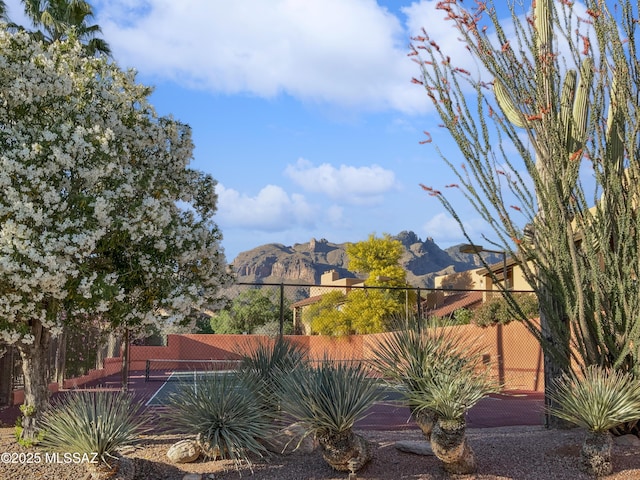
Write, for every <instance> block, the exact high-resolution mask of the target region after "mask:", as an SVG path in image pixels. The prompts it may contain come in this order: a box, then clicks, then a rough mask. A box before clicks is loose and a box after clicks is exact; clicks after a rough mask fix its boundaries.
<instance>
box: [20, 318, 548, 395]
mask: <svg viewBox="0 0 640 480" xmlns="http://www.w3.org/2000/svg"><path fill="white" fill-rule="evenodd" d="M448 328H455V329H457V330H458V331H459V332H460V334H461V335H463V336H464V338H468V339H469V340H470V341H471V342H472V344H473V345H474V346H477V347H478V348H479V349H480V350H481V351H482V353H483V356H484V358H485V359H486V361H487V363H489V364H490V365H491V369H492V372H493V373H494V375H495V377H496V378H499V379H501V380H502V381H503V385H504V390H525V391H543V390H544V377H543V371H544V370H543V363H542V349H541V348H540V345H539V343H538V341H537V340H536V339H535V337H534V336H533V335H532V334H531V333H530V332H529V331H528V330H527V328H526V327H525V326H524V325H523V324H522V323H520V322H511V323H510V324H508V325H504V326H494V327H487V328H480V327H477V326H475V325H462V326H458V327H448ZM387 335H388V334H385V333H380V334H371V335H354V336H350V337H343V338H333V337H326V336H319V335H290V336H287V337H286V338H287V339H289V340H291V341H292V342H294V343H296V344H299V345H301V346H302V347H304V348H305V349H306V350H307V351H308V352H309V357H310V358H311V359H312V360H322V359H323V358H325V357H327V358H329V359H331V360H370V359H371V358H373V350H374V348H375V346H376V345H378V344H379V343H380V342H383V341H384V339H385V338H386V336H387ZM269 339H270V337H267V336H262V335H218V334H189V335H168V338H167V346H164V347H162V346H161V347H157V346H153V347H151V346H137V345H132V346H131V347H130V350H129V352H130V364H129V369H130V370H132V371H133V370H139V371H143V370H145V368H146V361H147V360H148V359H180V360H237V359H240V358H241V355H242V354H243V353H245V352H247V351H251V350H252V349H253V348H255V347H256V346H257V345H259V344H260V343H261V342H265V341H268V340H269ZM500 351H502V355H500V354H499V352H500ZM121 367H122V359H121V358H120V357H117V358H107V359H106V360H105V362H104V367H103V368H101V369H98V370H91V371H90V372H89V373H88V374H87V375H84V376H82V377H79V378H73V379H69V380H65V382H64V385H63V387H64V388H65V389H66V388H74V387H78V386H81V385H84V384H85V383H88V382H90V381H93V380H97V379H99V378H102V377H106V376H108V375H112V374H114V373H118V372H120V371H121ZM49 388H50V390H52V391H56V390H57V389H58V385H57V384H51V385H50V386H49ZM22 398H23V392H22V391H19V390H16V391H14V392H13V401H12V403H13V404H14V405H16V404H18V403H22Z"/></svg>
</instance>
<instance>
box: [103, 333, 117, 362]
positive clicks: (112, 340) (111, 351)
mask: <svg viewBox="0 0 640 480" xmlns="http://www.w3.org/2000/svg"><path fill="white" fill-rule="evenodd" d="M119 351H120V346H119V339H118V336H117V335H116V333H115V332H113V331H111V332H109V337H108V338H107V353H106V358H113V357H117V356H118V352H119Z"/></svg>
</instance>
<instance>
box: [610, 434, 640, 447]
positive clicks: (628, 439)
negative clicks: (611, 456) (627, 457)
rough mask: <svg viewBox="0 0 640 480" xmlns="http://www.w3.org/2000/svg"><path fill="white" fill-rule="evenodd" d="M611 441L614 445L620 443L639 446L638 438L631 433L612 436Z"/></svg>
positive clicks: (639, 439) (639, 440)
mask: <svg viewBox="0 0 640 480" xmlns="http://www.w3.org/2000/svg"><path fill="white" fill-rule="evenodd" d="M613 443H615V444H616V445H622V446H625V447H627V446H628V447H639V446H640V438H638V437H636V436H635V435H632V434H630V433H629V434H627V435H621V436H619V437H614V438H613Z"/></svg>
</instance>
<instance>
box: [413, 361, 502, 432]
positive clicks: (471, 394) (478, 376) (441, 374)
mask: <svg viewBox="0 0 640 480" xmlns="http://www.w3.org/2000/svg"><path fill="white" fill-rule="evenodd" d="M456 363H457V362H456ZM497 391H498V385H497V383H496V382H495V380H494V379H493V378H492V377H491V374H490V370H489V368H488V367H486V366H481V365H477V364H475V362H465V363H463V364H457V365H456V364H449V365H445V366H437V367H436V368H434V369H433V371H432V375H431V376H424V377H419V378H415V379H414V387H413V389H412V390H411V391H410V392H409V402H410V404H411V405H412V406H413V407H414V409H415V410H416V411H418V412H420V411H421V410H428V411H432V412H435V413H436V414H437V415H438V418H440V419H442V420H445V421H456V422H457V421H461V420H464V415H465V413H466V412H467V410H469V409H470V408H471V407H473V406H474V405H475V404H476V403H478V401H480V400H481V399H482V398H483V397H485V396H487V395H488V394H490V393H495V392H497Z"/></svg>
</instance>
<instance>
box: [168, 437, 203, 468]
mask: <svg viewBox="0 0 640 480" xmlns="http://www.w3.org/2000/svg"><path fill="white" fill-rule="evenodd" d="M201 453H202V449H201V448H200V445H199V444H198V442H197V441H195V440H180V441H179V442H176V443H174V444H173V445H171V447H169V450H168V451H167V457H169V460H171V461H172V462H173V463H191V462H195V461H196V460H197V459H198V457H199V456H200V454H201Z"/></svg>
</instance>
